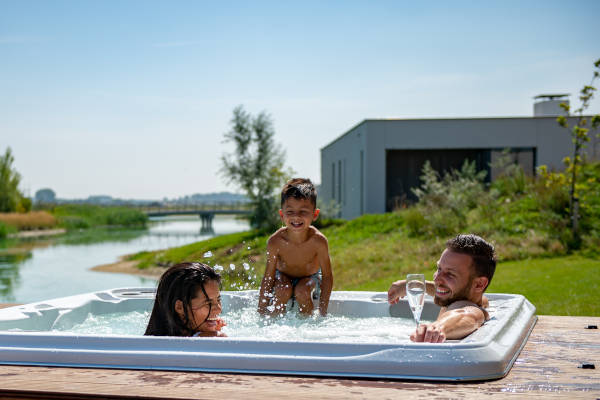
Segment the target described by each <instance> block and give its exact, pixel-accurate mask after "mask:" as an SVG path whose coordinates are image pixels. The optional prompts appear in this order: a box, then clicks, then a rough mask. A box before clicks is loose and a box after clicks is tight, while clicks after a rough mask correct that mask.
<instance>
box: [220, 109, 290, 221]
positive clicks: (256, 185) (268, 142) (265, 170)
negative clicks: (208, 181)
mask: <svg viewBox="0 0 600 400" xmlns="http://www.w3.org/2000/svg"><path fill="white" fill-rule="evenodd" d="M231 126H232V127H231V130H230V131H229V132H227V133H226V134H225V141H226V142H232V143H233V144H234V145H235V151H234V152H233V153H230V154H224V155H223V156H222V157H221V161H222V163H223V165H222V168H221V174H222V175H223V176H224V177H225V178H226V179H227V180H228V183H234V184H236V185H238V186H239V187H240V188H241V189H242V190H243V191H244V192H245V193H246V195H247V196H248V198H249V199H250V201H251V203H252V205H253V208H254V211H253V214H252V226H253V227H255V228H259V229H260V228H270V227H271V226H272V225H273V218H276V211H275V210H276V209H277V208H278V207H277V205H276V200H275V198H274V195H275V192H276V189H279V187H280V186H281V185H282V183H283V181H284V180H285V177H286V173H285V172H284V169H283V168H284V157H285V152H284V151H283V149H282V148H281V146H280V145H279V144H277V143H275V140H274V136H275V130H274V129H273V122H272V121H271V117H270V116H269V115H268V114H266V113H265V112H264V111H263V112H261V113H260V114H258V115H257V116H256V117H252V116H251V115H250V114H249V113H248V112H246V111H245V110H244V107H243V106H241V105H239V106H237V107H236V108H235V109H234V110H233V118H232V119H231Z"/></svg>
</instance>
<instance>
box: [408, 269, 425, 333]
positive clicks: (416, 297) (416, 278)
mask: <svg viewBox="0 0 600 400" xmlns="http://www.w3.org/2000/svg"><path fill="white" fill-rule="evenodd" d="M406 297H407V298H408V305H409V306H410V310H411V311H412V313H413V317H414V318H415V323H416V324H417V328H419V321H420V320H421V312H422V311H423V304H425V275H424V274H408V275H406Z"/></svg>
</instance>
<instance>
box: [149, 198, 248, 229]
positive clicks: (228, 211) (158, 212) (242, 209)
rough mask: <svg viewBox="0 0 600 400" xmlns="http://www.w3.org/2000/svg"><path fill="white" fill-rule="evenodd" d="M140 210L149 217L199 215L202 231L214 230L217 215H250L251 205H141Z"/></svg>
mask: <svg viewBox="0 0 600 400" xmlns="http://www.w3.org/2000/svg"><path fill="white" fill-rule="evenodd" d="M140 210H141V211H142V212H144V213H145V214H146V215H147V216H148V217H168V216H171V215H198V216H199V217H200V220H201V221H202V228H201V232H210V231H212V221H213V219H214V217H215V215H250V214H252V209H251V206H250V205H248V204H216V205H194V206H164V207H141V208H140Z"/></svg>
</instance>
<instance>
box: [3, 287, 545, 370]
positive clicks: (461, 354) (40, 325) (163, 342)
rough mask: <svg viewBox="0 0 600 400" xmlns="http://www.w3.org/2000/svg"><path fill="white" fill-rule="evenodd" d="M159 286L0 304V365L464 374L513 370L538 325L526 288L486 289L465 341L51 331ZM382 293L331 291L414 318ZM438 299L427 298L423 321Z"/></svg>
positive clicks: (120, 308)
mask: <svg viewBox="0 0 600 400" xmlns="http://www.w3.org/2000/svg"><path fill="white" fill-rule="evenodd" d="M154 293H155V292H154V289H151V288H126V289H114V290H107V291H102V292H96V293H89V294H84V295H78V296H71V297H64V298H60V299H54V300H49V301H45V302H39V303H32V304H27V305H23V306H16V307H10V308H6V309H3V310H0V364H11V365H44V366H72V367H86V368H92V367H96V368H124V369H158V370H181V371H207V372H236V373H253V374H254V373H258V374H290V375H314V376H338V377H365V378H393V379H415V380H417V379H418V380H443V381H465V380H485V379H495V378H499V377H502V376H504V375H506V374H507V373H508V371H509V370H510V368H511V367H512V364H513V363H514V361H515V359H516V357H517V356H518V354H519V352H520V351H521V349H522V348H523V346H524V345H525V342H526V341H527V338H528V336H529V334H530V332H531V330H532V329H533V326H534V325H535V322H536V320H537V317H536V316H535V307H534V306H533V305H532V304H531V303H530V302H529V301H527V299H525V298H524V297H523V296H521V295H513V294H487V296H488V298H489V299H490V301H491V302H492V303H494V304H501V307H497V310H491V312H490V315H491V317H492V318H491V320H490V321H488V322H486V323H485V324H484V325H483V326H482V327H481V328H480V329H479V330H477V331H476V332H474V333H473V334H471V335H470V336H468V337H467V338H465V339H463V340H460V341H448V342H445V343H439V344H428V343H412V342H404V343H381V344H371V343H367V344H364V343H329V342H327V343H325V342H290V341H270V340H261V339H257V338H235V337H228V338H181V337H149V336H131V335H129V336H124V335H120V336H119V335H81V334H73V333H68V332H57V331H51V329H52V328H53V327H55V326H56V325H57V324H60V325H61V326H62V327H64V326H69V324H71V325H74V324H77V323H80V322H82V321H83V320H84V319H85V318H86V317H87V316H88V314H89V313H92V314H94V315H99V314H106V313H117V312H130V311H136V310H137V311H146V310H150V309H151V308H152V301H153V299H154ZM221 294H222V298H223V307H224V309H225V310H227V309H228V308H230V307H243V306H245V305H246V306H247V305H248V304H249V302H250V301H251V300H253V299H254V300H255V298H256V296H257V292H256V291H241V292H226V291H224V292H221ZM386 299H387V294H386V293H383V292H333V293H332V296H331V299H330V306H329V312H330V313H334V314H342V315H347V316H355V317H361V316H362V317H367V316H368V317H374V316H382V317H383V316H386V317H389V316H392V317H403V318H411V317H412V316H411V313H410V310H409V308H408V305H407V303H406V301H400V302H399V303H398V304H396V305H392V306H390V305H389V304H388V303H387V301H386ZM438 311H439V307H438V306H436V305H435V304H433V302H432V299H431V298H428V299H427V300H426V303H425V308H424V310H423V319H429V320H434V319H435V318H436V316H437V312H438Z"/></svg>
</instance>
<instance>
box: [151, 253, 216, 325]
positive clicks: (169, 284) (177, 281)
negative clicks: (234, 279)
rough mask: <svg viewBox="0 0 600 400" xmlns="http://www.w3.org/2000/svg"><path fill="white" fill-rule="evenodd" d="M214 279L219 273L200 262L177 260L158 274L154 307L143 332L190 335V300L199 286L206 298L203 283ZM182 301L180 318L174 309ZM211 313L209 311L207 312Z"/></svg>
mask: <svg viewBox="0 0 600 400" xmlns="http://www.w3.org/2000/svg"><path fill="white" fill-rule="evenodd" d="M208 281H217V282H218V283H219V285H220V284H221V276H220V275H219V274H218V273H216V272H215V271H214V270H213V269H212V268H211V267H210V266H208V265H206V264H202V263H190V262H186V263H180V264H176V265H173V266H172V267H170V268H169V269H168V270H166V271H165V273H164V274H163V275H162V276H161V277H160V281H159V283H158V288H157V289H156V298H155V299H154V307H153V308H152V314H150V321H148V327H147V328H146V332H145V333H144V335H151V336H191V335H192V334H193V333H194V332H192V331H191V330H190V328H189V322H190V321H189V317H188V316H189V315H191V313H190V303H191V301H192V299H194V298H195V297H196V294H197V293H198V289H201V290H202V292H203V293H204V295H205V296H206V297H207V298H208V296H207V294H206V290H205V289H204V284H205V283H206V282H208ZM177 300H181V302H182V303H183V318H182V317H180V316H179V315H178V314H177V312H176V311H175V303H176V302H177ZM208 315H210V311H209V314H208Z"/></svg>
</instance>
